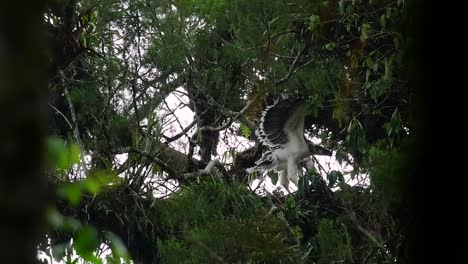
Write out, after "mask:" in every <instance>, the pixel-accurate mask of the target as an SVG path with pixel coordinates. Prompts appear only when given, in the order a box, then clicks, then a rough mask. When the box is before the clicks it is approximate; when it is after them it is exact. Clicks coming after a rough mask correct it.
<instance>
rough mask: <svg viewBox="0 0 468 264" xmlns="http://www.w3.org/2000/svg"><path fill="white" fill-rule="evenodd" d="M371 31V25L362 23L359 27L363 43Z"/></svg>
mask: <svg viewBox="0 0 468 264" xmlns="http://www.w3.org/2000/svg"><path fill="white" fill-rule="evenodd" d="M370 30H371V25H370V24H368V23H364V24H362V26H361V41H362V42H365V41H366V39H367V38H368V37H369V31H370Z"/></svg>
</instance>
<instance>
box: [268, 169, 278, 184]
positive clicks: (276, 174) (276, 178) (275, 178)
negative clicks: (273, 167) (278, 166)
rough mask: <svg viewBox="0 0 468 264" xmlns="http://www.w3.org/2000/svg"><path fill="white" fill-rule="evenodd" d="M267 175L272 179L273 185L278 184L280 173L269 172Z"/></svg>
mask: <svg viewBox="0 0 468 264" xmlns="http://www.w3.org/2000/svg"><path fill="white" fill-rule="evenodd" d="M267 175H268V176H269V177H270V179H271V183H273V184H274V185H276V183H277V182H278V173H276V172H274V171H269V172H268V173H267Z"/></svg>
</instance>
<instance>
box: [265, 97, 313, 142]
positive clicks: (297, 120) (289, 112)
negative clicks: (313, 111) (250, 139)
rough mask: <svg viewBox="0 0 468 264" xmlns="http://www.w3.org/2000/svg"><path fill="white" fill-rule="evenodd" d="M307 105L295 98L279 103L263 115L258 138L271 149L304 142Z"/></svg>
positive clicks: (303, 100)
mask: <svg viewBox="0 0 468 264" xmlns="http://www.w3.org/2000/svg"><path fill="white" fill-rule="evenodd" d="M306 110H307V104H306V101H305V99H304V98H302V97H295V98H290V99H285V100H282V101H277V102H276V103H275V104H273V105H270V106H268V107H267V108H266V109H265V111H264V112H263V114H262V118H261V120H260V128H259V130H258V133H257V136H258V138H259V140H260V141H261V142H262V143H263V144H264V145H267V146H269V147H278V146H280V145H285V144H286V143H288V142H291V141H302V138H303V137H304V117H305V115H306Z"/></svg>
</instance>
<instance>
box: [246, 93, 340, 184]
mask: <svg viewBox="0 0 468 264" xmlns="http://www.w3.org/2000/svg"><path fill="white" fill-rule="evenodd" d="M308 106H309V105H308V104H307V101H306V99H305V98H304V97H293V98H288V99H284V100H278V101H276V102H275V103H274V104H273V105H270V106H268V107H266V109H265V110H264V111H263V114H262V117H261V119H260V126H259V129H258V130H257V132H256V135H257V138H258V139H259V141H260V142H262V144H263V145H265V146H267V147H268V148H269V150H268V151H266V152H265V153H263V155H262V157H261V158H260V159H259V160H258V161H256V162H255V164H256V166H254V167H252V168H248V169H247V170H246V172H247V173H253V172H256V171H263V172H265V171H270V170H275V171H276V172H278V173H280V176H279V183H280V184H281V185H282V186H283V187H284V188H286V190H288V191H289V189H288V186H289V181H290V180H291V181H292V182H293V183H294V184H295V185H296V186H297V185H298V180H299V177H298V173H299V171H300V170H299V167H298V164H299V163H300V162H301V161H303V160H305V159H306V158H309V159H310V155H312V154H316V155H328V156H330V155H331V151H329V150H327V149H325V148H322V147H320V146H317V145H315V144H314V143H312V142H311V141H309V140H307V139H306V138H305V137H304V118H305V116H306V114H307V112H308ZM309 162H311V161H310V160H309ZM309 166H312V165H310V163H309Z"/></svg>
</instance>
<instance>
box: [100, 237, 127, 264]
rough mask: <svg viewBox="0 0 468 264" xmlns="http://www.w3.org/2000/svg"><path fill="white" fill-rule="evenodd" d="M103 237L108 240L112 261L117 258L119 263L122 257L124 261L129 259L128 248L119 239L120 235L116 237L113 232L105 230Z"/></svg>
mask: <svg viewBox="0 0 468 264" xmlns="http://www.w3.org/2000/svg"><path fill="white" fill-rule="evenodd" d="M105 238H106V239H107V240H108V241H109V242H110V246H111V250H112V255H113V257H114V261H115V260H118V262H119V263H120V259H121V258H123V259H124V260H125V261H126V262H127V261H130V255H129V254H128V250H127V248H126V247H125V244H124V243H123V242H122V240H121V239H120V237H118V236H117V235H115V234H114V233H111V232H107V233H106V234H105Z"/></svg>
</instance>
